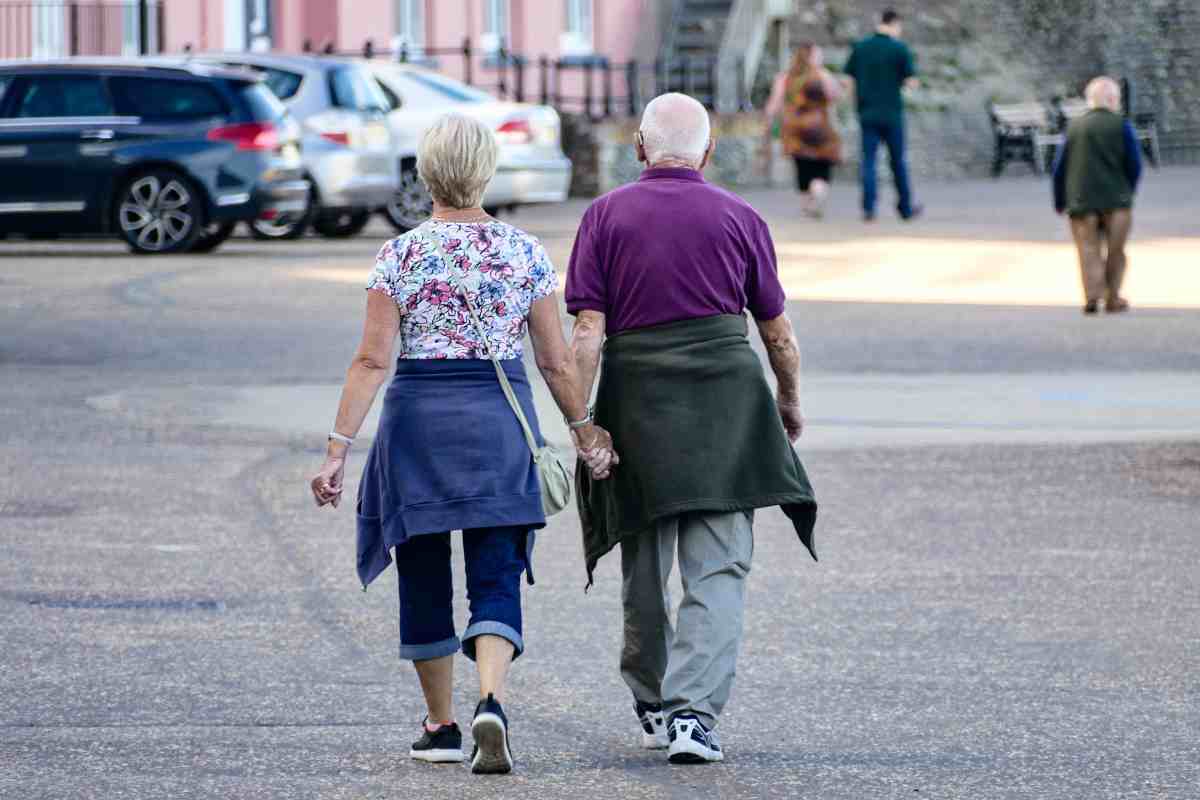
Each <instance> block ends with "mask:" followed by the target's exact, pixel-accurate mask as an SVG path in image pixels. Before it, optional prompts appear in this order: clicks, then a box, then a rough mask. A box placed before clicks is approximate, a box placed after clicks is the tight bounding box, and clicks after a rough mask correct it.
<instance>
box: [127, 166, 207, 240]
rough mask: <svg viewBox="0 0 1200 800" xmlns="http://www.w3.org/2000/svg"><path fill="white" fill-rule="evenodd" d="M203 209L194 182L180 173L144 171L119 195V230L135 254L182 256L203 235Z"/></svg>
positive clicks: (159, 170)
mask: <svg viewBox="0 0 1200 800" xmlns="http://www.w3.org/2000/svg"><path fill="white" fill-rule="evenodd" d="M201 208H202V204H201V201H200V197H199V195H198V194H197V192H196V190H195V189H194V188H193V187H192V184H191V181H189V180H188V179H187V178H185V177H183V176H182V175H180V174H179V173H178V172H175V171H173V170H169V169H155V170H152V171H150V172H144V173H142V174H140V175H136V176H134V178H133V179H132V180H130V181H129V182H128V183H126V184H125V186H124V188H122V189H121V193H120V195H118V200H117V231H118V232H119V233H120V235H121V238H122V239H124V240H125V243H126V244H128V245H129V248H130V249H131V250H132V251H133V252H135V253H181V252H184V251H186V250H188V249H190V248H191V246H192V245H193V244H194V243H195V241H196V239H197V238H198V237H199V236H200V232H201V230H202V228H203V225H202V224H201V218H200V214H201Z"/></svg>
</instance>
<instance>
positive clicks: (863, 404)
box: [0, 171, 1200, 800]
mask: <svg viewBox="0 0 1200 800" xmlns="http://www.w3.org/2000/svg"><path fill="white" fill-rule="evenodd" d="M1197 177H1200V172H1197V171H1164V172H1161V173H1153V172H1152V173H1151V174H1150V175H1149V179H1148V185H1147V191H1146V194H1145V196H1144V200H1143V204H1142V207H1141V208H1140V209H1139V216H1138V228H1137V231H1138V239H1137V244H1138V246H1139V247H1142V248H1149V249H1146V250H1144V251H1143V252H1141V253H1139V254H1138V255H1137V258H1136V259H1135V261H1134V262H1133V264H1132V267H1131V279H1136V280H1142V278H1140V277H1136V276H1139V275H1145V276H1147V277H1150V276H1157V277H1154V281H1156V282H1161V281H1163V280H1167V281H1168V282H1170V280H1171V278H1170V276H1169V275H1166V276H1164V274H1163V273H1162V272H1161V271H1155V270H1154V268H1153V266H1152V264H1151V263H1148V262H1153V261H1154V260H1155V259H1157V258H1158V256H1159V255H1162V254H1167V253H1170V252H1175V251H1173V250H1171V249H1170V248H1171V247H1173V246H1174V245H1171V246H1168V245H1167V244H1165V243H1169V242H1172V241H1183V242H1184V247H1185V249H1186V248H1187V247H1188V246H1190V244H1191V243H1196V244H1197V246H1198V247H1200V239H1198V238H1197V230H1196V228H1195V223H1194V220H1195V219H1196V212H1197V210H1198V207H1197V204H1196V202H1195V201H1194V200H1193V199H1192V192H1191V190H1190V187H1191V186H1192V185H1194V183H1195V180H1196V179H1197ZM921 188H922V190H923V195H924V198H925V200H926V202H927V203H928V204H929V207H930V213H929V217H928V219H927V220H925V221H924V222H922V223H921V224H919V225H913V226H907V225H901V224H900V223H897V222H893V221H890V220H886V219H882V220H881V221H880V222H879V223H878V224H877V225H876V226H874V227H872V228H869V229H865V228H863V226H862V224H861V223H860V222H858V221H857V220H856V218H855V215H854V212H853V203H854V198H853V196H852V194H851V193H850V191H849V190H848V189H846V188H845V187H839V192H840V193H839V195H837V197H836V198H835V206H834V209H833V212H834V213H833V214H832V215H831V218H830V219H828V220H826V222H825V223H824V224H821V225H816V224H812V223H808V222H805V221H802V220H799V219H797V218H796V217H795V216H794V215H793V214H792V209H793V208H794V202H795V201H794V197H793V196H791V195H788V194H786V193H778V194H763V195H756V196H754V197H753V198H752V199H753V201H754V202H755V204H756V205H758V206H759V207H761V208H762V209H763V210H764V212H765V213H766V215H767V216H768V219H769V220H770V221H771V223H772V228H773V230H774V231H775V233H776V235H777V238H778V240H779V243H780V250H781V253H782V254H783V257H784V264H785V266H784V269H785V274H787V275H788V277H789V283H790V288H791V291H792V293H793V297H796V298H802V299H797V300H794V301H793V302H792V303H790V304H789V306H788V313H789V314H790V315H791V317H792V319H793V320H794V321H795V323H796V325H797V327H798V330H799V331H800V335H801V340H802V343H803V347H804V352H805V361H806V371H807V372H806V374H807V378H806V387H807V389H806V393H807V403H808V413H809V415H810V418H811V419H810V429H809V431H808V433H807V434H806V437H805V439H804V440H803V441H802V451H803V454H804V458H805V463H806V465H807V467H808V469H809V471H810V473H811V474H812V476H813V480H814V483H815V484H816V488H817V492H818V495H819V497H820V500H821V504H822V506H821V508H822V510H821V517H820V521H819V527H818V547H819V549H820V552H821V557H822V561H821V563H820V564H813V563H811V562H808V561H806V560H805V558H804V557H803V554H802V549H801V548H800V546H799V544H798V543H797V542H796V541H795V537H794V534H793V533H791V532H790V530H789V529H788V526H787V523H786V521H785V520H784V519H783V518H782V516H781V515H780V514H779V513H778V512H776V511H765V512H762V513H760V514H759V515H758V517H757V523H756V545H755V547H756V552H755V564H754V571H753V574H752V576H751V579H750V586H749V595H748V599H747V613H746V640H745V647H744V649H743V653H742V657H741V660H740V662H739V674H738V681H737V685H736V687H735V690H734V697H733V701H732V703H731V704H730V706H729V709H728V711H727V713H726V715H725V717H724V718H723V719H722V722H721V732H722V735H723V737H724V742H725V745H726V749H727V752H728V754H729V758H728V761H727V762H726V763H724V764H723V765H720V766H717V767H711V768H704V769H695V770H687V769H679V768H675V769H673V768H669V767H668V766H667V765H666V764H664V763H663V760H662V758H661V756H660V755H658V754H650V753H646V752H644V751H641V750H639V749H637V748H636V746H635V745H636V740H637V729H636V726H635V724H634V719H633V716H632V713H631V712H630V710H629V708H628V698H627V693H626V690H625V689H624V687H623V686H622V685H621V682H620V679H619V677H618V675H617V670H616V652H617V649H616V648H617V646H618V642H619V638H620V631H621V620H620V609H619V602H618V587H619V576H618V574H617V565H616V563H615V562H614V560H613V559H612V558H608V559H605V560H604V561H602V562H601V565H600V570H599V572H598V575H597V583H596V586H595V587H594V588H593V589H592V591H591V592H590V593H589V594H586V595H585V594H584V593H583V591H582V585H583V570H582V564H581V562H580V557H579V541H578V521H577V519H576V518H575V516H574V514H573V513H572V512H570V511H568V512H566V513H565V514H564V515H562V516H561V517H559V518H556V519H555V520H554V521H553V522H552V524H551V526H550V527H549V528H548V530H547V531H546V532H545V533H544V534H543V535H542V536H541V537H540V539H539V545H538V552H537V561H538V584H537V586H535V587H532V588H530V589H529V590H528V591H527V593H526V606H525V608H526V615H527V616H526V633H527V641H528V643H529V652H528V654H527V655H526V656H525V657H523V658H522V659H521V661H520V662H519V663H518V664H517V665H516V666H515V668H514V671H513V676H512V685H511V701H510V703H509V706H508V708H509V711H510V715H511V717H512V720H513V724H514V747H515V749H516V752H517V756H518V772H517V774H516V775H515V776H512V777H510V778H506V779H495V780H481V779H474V778H472V777H471V776H470V775H469V774H467V773H466V771H465V770H463V769H459V768H453V767H451V768H443V769H437V768H432V767H429V766H427V765H421V764H414V763H412V762H410V761H408V760H407V759H406V758H405V757H404V754H405V753H406V751H407V746H408V743H409V741H411V739H412V738H414V736H413V735H414V733H415V732H416V730H417V727H418V725H419V721H420V718H421V715H422V713H423V712H422V707H421V705H422V704H421V701H420V693H419V691H418V688H417V686H416V681H415V679H414V677H413V675H412V673H411V671H410V670H408V669H407V668H404V667H401V666H398V665H397V663H396V659H395V646H396V622H395V620H396V598H395V593H394V588H393V584H392V583H391V579H390V576H385V577H384V578H383V579H381V580H380V581H379V582H378V583H377V584H376V585H373V586H372V587H371V588H370V590H369V591H368V592H366V593H363V592H362V591H361V589H360V588H359V587H358V586H356V583H355V577H354V571H353V561H354V550H353V523H352V515H351V512H352V509H351V508H349V507H348V505H349V504H347V506H344V507H343V508H342V509H341V510H340V511H339V512H338V513H317V511H316V510H315V509H314V508H313V507H312V506H311V501H309V500H308V498H307V497H306V496H305V483H306V479H307V476H308V475H309V474H310V473H311V471H312V470H313V469H315V467H316V466H317V464H318V462H319V459H320V453H321V450H322V445H323V442H322V435H323V433H324V431H325V430H326V429H327V426H328V421H329V419H330V417H331V416H332V414H333V412H334V396H335V394H336V391H337V386H338V384H339V383H340V381H341V377H342V374H343V373H344V369H345V365H346V363H347V361H348V359H349V357H350V354H351V352H352V350H353V347H354V344H355V342H356V340H357V336H358V334H359V330H360V326H361V313H362V304H363V297H362V291H361V289H360V288H359V285H360V282H361V280H362V279H363V277H364V276H365V274H366V272H367V270H368V269H369V267H370V263H371V259H372V257H373V254H374V252H375V251H376V250H377V249H378V245H379V241H380V240H381V239H382V238H383V237H384V236H386V235H387V232H386V230H385V229H384V228H382V227H376V228H373V229H372V234H373V236H368V237H363V238H360V239H354V240H348V241H342V242H326V241H320V240H306V241H304V242H296V243H280V244H275V245H264V244H259V243H254V242H251V241H249V240H244V239H239V240H236V241H234V242H232V243H230V245H229V246H228V247H227V248H225V249H223V250H222V251H221V252H220V253H219V254H218V255H216V256H213V257H192V256H186V257H180V258H169V259H146V258H131V257H129V256H127V255H126V254H124V253H123V251H122V250H121V249H120V248H119V247H118V246H116V245H112V244H110V243H93V242H86V243H71V242H63V243H55V244H50V243H38V244H30V243H22V242H6V243H0V429H2V430H4V431H5V435H4V436H3V437H0V475H2V476H3V477H4V480H3V481H2V482H0V797H5V798H7V797H14V798H17V797H19V798H63V797H70V798H75V797H81V798H90V797H95V798H104V799H105V800H110V799H112V798H137V799H138V800H141V799H142V798H147V797H173V798H192V797H221V798H227V797H231V798H259V797H262V798H305V797H322V798H343V797H344V798H355V799H356V800H357V798H366V797H394V796H400V795H403V796H417V797H431V798H437V797H450V796H453V797H481V798H488V799H489V800H495V799H496V798H504V797H520V798H523V799H524V800H532V799H533V798H559V797H564V796H571V797H578V798H593V797H596V798H612V797H631V798H637V797H646V798H650V797H654V798H661V797H680V798H695V797H720V798H740V797H746V798H750V797H755V798H757V797H762V798H775V797H822V798H853V799H854V800H861V799H862V798H899V797H905V798H911V797H936V798H972V799H974V798H1000V797H1005V798H1007V797H1012V798H1029V799H1030V800H1033V799H1034V798H1037V799H1038V800H1041V799H1042V798H1067V797H1071V798H1073V797H1087V798H1129V797H1145V798H1181V800H1190V798H1192V797H1194V796H1195V787H1196V786H1197V785H1198V784H1200V750H1198V747H1197V741H1200V737H1198V736H1197V731H1200V710H1198V709H1200V702H1198V701H1200V697H1198V696H1197V687H1196V681H1195V675H1196V674H1198V673H1200V622H1197V621H1198V620H1200V584H1198V583H1197V581H1196V578H1195V564H1196V561H1197V556H1198V551H1197V537H1196V533H1197V522H1196V521H1197V519H1200V396H1198V394H1197V391H1198V390H1197V385H1198V382H1197V381H1196V379H1195V378H1196V376H1197V375H1198V374H1200V312H1197V311H1196V310H1194V308H1192V306H1194V305H1195V304H1196V303H1195V298H1194V296H1193V295H1191V294H1188V292H1190V291H1191V290H1190V289H1186V286H1187V285H1189V284H1186V283H1185V282H1184V280H1183V279H1180V281H1179V282H1178V286H1180V287H1185V288H1184V289H1182V290H1181V292H1182V293H1181V294H1180V299H1179V301H1178V302H1177V303H1173V304H1172V305H1171V307H1164V308H1147V307H1146V305H1147V304H1146V303H1145V302H1144V301H1145V300H1146V299H1147V298H1149V297H1151V296H1152V294H1151V292H1152V287H1151V285H1150V284H1142V285H1141V286H1140V287H1139V288H1138V289H1137V292H1134V291H1133V287H1134V286H1135V285H1136V284H1131V297H1132V299H1133V301H1134V302H1135V304H1136V306H1137V307H1136V308H1135V311H1134V313H1132V314H1130V315H1128V316H1125V317H1122V318H1105V317H1101V318H1099V319H1085V318H1083V317H1082V315H1080V314H1079V313H1078V309H1077V308H1076V306H1077V305H1078V300H1077V298H1076V297H1075V295H1074V292H1073V291H1072V290H1071V282H1072V281H1073V279H1074V265H1073V261H1072V260H1071V259H1070V258H1069V257H1068V256H1069V254H1064V253H1062V252H1060V251H1058V250H1054V249H1052V248H1054V247H1061V245H1062V243H1063V241H1064V240H1065V236H1064V234H1063V232H1062V228H1061V223H1060V221H1058V220H1057V219H1055V218H1054V217H1052V216H1049V215H1046V214H1045V213H1044V212H1043V211H1042V209H1043V208H1044V198H1045V194H1044V190H1045V187H1044V185H1041V184H1039V183H1035V182H1034V181H1032V180H1029V181H1025V180H1020V179H1014V180H1005V181H1000V182H996V183H991V182H986V183H985V182H981V183H978V184H964V185H944V186H939V185H931V186H924V187H921ZM1031 198H1032V199H1031ZM580 209H581V205H580V204H578V203H571V204H567V205H564V206H562V207H558V208H554V209H546V210H542V211H539V212H537V213H532V212H530V213H523V214H521V215H519V216H518V217H517V218H516V219H515V221H516V222H518V223H519V224H522V225H526V226H528V227H529V228H530V229H532V230H533V231H534V232H536V233H538V234H539V235H541V236H542V237H543V238H544V239H545V240H546V241H547V243H548V245H549V246H550V248H551V251H552V253H553V254H554V257H555V259H556V260H557V261H558V263H565V255H566V253H567V252H568V251H569V247H570V237H571V233H572V231H573V229H574V224H575V220H577V219H578V214H579V212H580ZM947 242H953V243H961V247H957V246H955V247H951V246H949V245H946V244H944V243H947ZM980 242H1007V243H1011V252H1012V254H1020V253H1023V252H1026V251H1029V252H1033V250H1034V249H1036V248H1035V245H1036V246H1039V247H1045V248H1051V249H1046V250H1042V251H1038V252H1041V253H1042V257H1041V258H1042V260H1041V261H1039V262H1038V264H1039V266H1038V267H1037V269H1044V270H1045V271H1046V277H1047V281H1049V282H1048V283H1045V285H1043V281H1041V280H1040V278H1041V277H1042V276H1039V275H1038V274H1037V270H1036V269H1033V268H1029V269H1021V270H1013V269H1012V264H1011V262H1012V259H1011V258H1008V257H1007V256H1008V255H1009V249H1010V248H1008V247H1007V246H1006V247H1004V248H999V247H997V246H995V245H991V244H985V245H981V244H979V243H980ZM939 243H942V244H939ZM894 248H903V249H904V250H905V252H908V253H916V254H918V257H916V258H910V257H908V256H905V258H904V259H902V260H901V261H898V262H897V264H898V265H899V266H897V267H896V268H895V269H899V270H902V271H903V273H904V279H903V280H898V281H895V285H894V288H893V289H887V290H886V291H885V290H881V289H879V288H878V287H879V285H880V283H879V279H878V275H877V274H876V275H875V277H873V278H871V279H870V280H867V279H866V278H863V277H861V276H860V277H858V278H855V277H853V275H854V270H862V269H868V270H877V269H879V267H878V265H877V264H876V263H875V260H877V259H882V258H885V257H888V254H889V253H891V252H892V251H893V249H894ZM973 248H977V249H973ZM960 252H961V253H967V254H970V256H969V258H967V257H963V258H961V259H960V258H959V257H958V256H956V253H960ZM807 253H812V254H813V255H812V256H811V258H810V259H809V261H811V263H809V261H805V258H806V256H805V254H807ZM840 253H841V254H851V255H848V256H847V258H846V260H845V263H846V267H845V269H844V270H835V269H833V268H832V267H830V266H829V265H830V264H831V263H832V262H833V260H835V258H837V257H838V256H839V254H840ZM864 254H866V255H864ZM921 254H926V255H925V256H922V255H921ZM1163 257H1164V258H1165V257H1166V256H1163ZM925 261H929V262H930V263H929V264H926V263H924V262H925ZM865 262H871V263H865ZM796 270H800V272H796ZM808 270H811V271H812V272H811V274H810V272H807V271H808ZM948 275H949V276H950V277H947V276H948ZM1052 275H1053V276H1055V277H1050V276H1052ZM1064 276H1066V277H1064ZM351 278H353V280H351ZM950 284H954V285H955V286H957V287H958V288H956V289H955V291H961V292H965V294H962V295H957V297H958V298H959V299H960V300H961V302H937V303H924V302H915V300H918V299H920V298H922V297H926V298H930V299H940V300H946V299H948V298H946V297H939V296H938V294H939V293H940V292H944V291H946V289H945V287H946V286H948V285H950ZM1047 285H1048V286H1058V287H1059V288H1058V289H1055V290H1054V292H1055V294H1054V298H1052V299H1054V303H1053V304H1051V305H1026V304H1025V302H1026V301H1024V300H1021V301H1020V303H1019V304H1014V302H1013V301H1014V300H1020V298H1022V297H1029V296H1031V295H1032V294H1036V293H1040V292H1045V291H1046V289H1045V286H1047ZM1154 285H1156V286H1157V285H1159V284H1158V283H1155V284H1154ZM822 287H823V288H822ZM830 287H834V288H830ZM846 287H855V288H853V298H852V299H853V301H846V302H830V301H821V300H815V299H812V298H816V297H821V296H833V295H834V294H835V291H834V289H836V290H837V292H841V291H850V289H848V288H846ZM1153 291H1155V292H1157V291H1159V289H1153ZM821 292H825V293H826V294H824V295H823V294H821ZM1143 292H1144V294H1143ZM1060 294H1061V297H1059V295H1060ZM881 300H885V301H887V302H879V301H881ZM543 399H544V398H543ZM542 418H543V420H545V421H547V423H548V424H549V425H554V424H556V423H555V421H556V420H557V415H555V414H553V413H551V412H549V411H545V409H544V413H543V415H542ZM361 459H362V453H361V451H359V452H358V453H356V455H355V459H354V462H353V463H352V464H351V470H350V472H351V475H352V476H353V475H355V474H356V472H357V470H358V468H359V467H360V466H361ZM351 488H353V487H351ZM456 579H457V580H458V585H459V586H461V585H462V583H461V573H460V572H459V573H456ZM458 601H459V603H460V604H459V608H458V614H459V618H460V622H461V618H462V617H463V616H464V609H463V604H462V603H461V601H462V598H461V595H460V597H459V598H458ZM457 692H458V695H457V696H458V703H457V711H458V714H459V717H460V718H466V717H467V716H468V715H469V712H470V707H471V702H470V697H471V693H472V680H471V676H470V672H469V669H468V668H467V666H466V664H465V662H463V663H462V664H460V667H459V670H458V675H457Z"/></svg>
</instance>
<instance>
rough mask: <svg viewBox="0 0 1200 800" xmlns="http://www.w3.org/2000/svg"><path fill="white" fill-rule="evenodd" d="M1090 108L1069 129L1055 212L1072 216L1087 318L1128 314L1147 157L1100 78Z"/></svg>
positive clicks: (1057, 173)
mask: <svg viewBox="0 0 1200 800" xmlns="http://www.w3.org/2000/svg"><path fill="white" fill-rule="evenodd" d="M1084 94H1085V96H1086V97H1087V102H1088V105H1089V106H1090V107H1091V109H1090V110H1089V111H1088V112H1087V113H1086V114H1084V115H1083V116H1082V117H1080V118H1078V119H1076V120H1074V121H1073V122H1072V123H1071V125H1070V127H1069V128H1068V129H1067V140H1066V143H1065V144H1064V145H1063V147H1062V149H1061V150H1060V151H1059V153H1058V158H1057V161H1056V162H1055V164H1054V209H1055V210H1056V211H1057V212H1058V213H1059V214H1061V213H1063V212H1064V211H1066V212H1067V215H1068V216H1069V217H1070V220H1071V235H1072V236H1073V237H1074V239H1075V248H1076V250H1078V251H1079V267H1080V272H1081V273H1082V276H1083V294H1084V306H1083V313H1085V314H1095V313H1096V312H1097V311H1099V310H1100V301H1101V300H1104V310H1105V311H1107V312H1109V313H1119V312H1122V311H1128V310H1129V302H1128V301H1127V300H1125V298H1123V297H1121V283H1122V281H1124V279H1125V264H1126V261H1125V242H1126V240H1127V239H1128V238H1129V230H1130V228H1131V227H1132V226H1133V195H1134V192H1136V191H1137V185H1138V179H1139V178H1140V177H1141V174H1142V155H1141V151H1140V149H1139V147H1138V140H1137V134H1136V133H1135V132H1134V130H1133V126H1132V125H1130V124H1129V122H1128V121H1127V120H1125V119H1122V117H1121V114H1120V110H1121V89H1120V87H1119V86H1117V82H1116V81H1114V80H1113V79H1112V78H1105V77H1100V78H1096V79H1094V80H1093V81H1092V82H1091V83H1089V84H1088V86H1087V90H1086V91H1085V93H1084Z"/></svg>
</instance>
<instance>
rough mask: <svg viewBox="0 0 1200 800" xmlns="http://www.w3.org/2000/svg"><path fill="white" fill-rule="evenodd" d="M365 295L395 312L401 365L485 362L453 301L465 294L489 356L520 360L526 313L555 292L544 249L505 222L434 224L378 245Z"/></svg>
mask: <svg viewBox="0 0 1200 800" xmlns="http://www.w3.org/2000/svg"><path fill="white" fill-rule="evenodd" d="M430 236H437V237H438V239H439V240H440V241H441V244H442V248H443V249H444V250H445V253H446V259H447V261H448V262H449V263H446V262H444V261H443V260H442V259H441V258H439V257H438V253H437V249H436V247H435V246H434V244H433V242H432V241H430V239H429V237H430ZM476 275H477V276H478V278H476V277H475V276H476ZM467 276H470V277H469V278H468V277H467ZM464 278H466V280H464ZM476 281H478V290H476V289H475V288H474V287H475V282H476ZM465 286H470V287H471V288H470V289H465ZM367 288H368V289H376V290H379V291H382V292H386V293H387V294H388V295H389V296H390V297H391V298H392V299H393V300H395V301H396V304H397V305H398V306H399V307H400V314H401V316H400V342H401V344H400V358H487V357H488V353H487V350H486V349H485V348H484V347H482V346H481V342H480V340H479V335H478V334H477V333H476V331H475V326H474V324H473V323H472V322H471V316H470V313H469V312H468V311H467V305H466V303H464V302H463V300H462V298H461V297H460V296H459V292H460V290H465V291H468V292H469V297H470V298H471V302H472V303H473V304H474V306H475V310H476V311H477V312H478V314H479V318H480V322H481V323H482V327H483V329H484V331H485V333H486V334H487V337H488V342H489V343H490V344H491V348H492V352H493V353H494V354H495V356H496V357H497V358H500V359H510V358H521V356H522V352H523V349H524V348H523V342H524V339H525V328H526V324H525V323H526V320H527V318H528V317H529V309H530V307H531V306H533V303H534V301H535V300H539V299H541V298H543V297H546V296H547V295H550V294H553V293H554V290H555V289H557V288H558V275H557V274H555V272H554V267H553V266H552V265H551V263H550V258H549V257H548V256H547V255H546V248H545V247H543V246H542V243H541V242H539V241H538V240H537V239H536V238H535V237H533V236H531V235H529V234H528V233H525V232H524V231H521V230H518V229H517V228H514V227H513V226H511V225H509V224H507V223H504V222H494V221H493V222H474V223H460V222H442V221H433V222H431V223H427V224H425V225H422V226H421V227H419V228H414V229H413V230H411V231H409V232H408V233H405V234H403V235H401V236H398V237H396V238H395V239H392V240H391V241H390V242H388V243H387V244H385V245H384V246H383V249H382V250H380V251H379V257H378V259H377V260H376V263H375V270H374V272H372V273H371V278H370V280H369V281H367Z"/></svg>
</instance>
